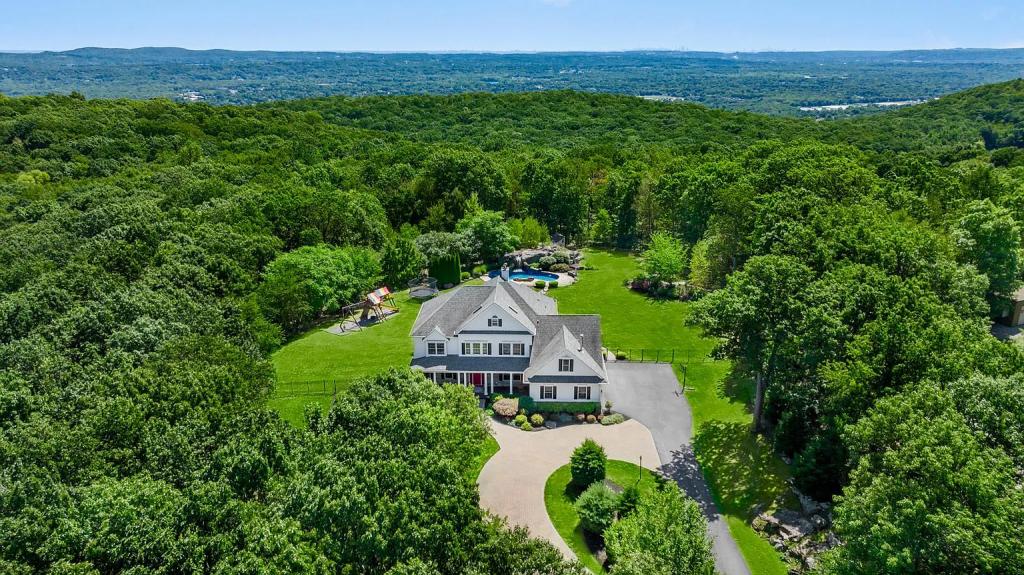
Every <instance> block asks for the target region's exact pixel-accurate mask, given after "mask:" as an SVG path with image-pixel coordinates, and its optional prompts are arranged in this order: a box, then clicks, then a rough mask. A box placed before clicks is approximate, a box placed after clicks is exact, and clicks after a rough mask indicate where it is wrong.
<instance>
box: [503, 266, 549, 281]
mask: <svg viewBox="0 0 1024 575" xmlns="http://www.w3.org/2000/svg"><path fill="white" fill-rule="evenodd" d="M487 275H489V276H491V277H492V278H496V277H498V276H500V275H501V270H491V271H490V272H489V273H488V274H487ZM508 279H510V280H513V281H536V280H544V281H548V282H551V281H556V280H558V274H553V273H550V272H542V271H540V270H534V269H529V268H527V269H525V270H516V271H514V272H511V273H509V274H508Z"/></svg>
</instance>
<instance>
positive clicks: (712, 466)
mask: <svg viewBox="0 0 1024 575" xmlns="http://www.w3.org/2000/svg"><path fill="white" fill-rule="evenodd" d="M586 263H587V264H588V265H589V266H592V267H594V268H595V269H593V270H584V271H581V272H580V281H579V282H578V283H577V284H576V285H573V286H569V287H566V288H558V289H556V290H554V291H551V292H549V293H550V294H551V295H553V296H555V297H556V298H557V299H558V311H559V312H561V313H597V314H600V315H601V331H602V335H603V337H604V343H605V346H606V347H608V348H610V349H613V350H614V349H621V350H639V349H640V348H647V349H660V350H663V353H664V350H670V349H675V350H676V356H675V359H676V366H675V367H676V372H677V375H678V376H679V379H680V381H681V382H685V385H686V395H687V399H688V400H689V402H690V407H691V408H692V410H693V424H694V449H695V451H696V453H697V458H698V460H699V461H700V463H701V466H702V467H703V470H704V475H705V477H706V478H707V480H708V483H709V484H710V486H711V490H712V493H713V495H714V497H715V502H716V503H717V504H718V508H719V510H720V511H721V512H722V514H723V515H725V517H726V520H727V522H728V524H729V529H730V531H732V534H733V537H735V538H736V542H737V544H738V545H739V547H740V550H741V551H742V552H743V555H744V557H745V558H746V559H747V564H748V565H749V566H750V570H751V571H752V572H753V573H754V574H755V575H774V574H780V575H781V574H785V573H786V571H787V569H786V566H785V564H784V563H783V561H782V559H781V558H780V557H779V555H778V553H776V551H775V550H774V549H773V548H772V547H771V545H769V543H768V542H767V541H765V540H764V539H762V538H761V537H759V536H758V535H757V534H756V533H755V532H754V530H753V529H751V528H750V525H749V522H750V519H751V517H750V511H751V509H752V507H753V506H754V505H757V504H764V505H768V506H771V505H773V504H774V503H776V500H777V499H779V498H780V497H781V496H784V495H785V494H787V493H788V490H787V487H786V479H787V478H788V477H789V470H788V468H787V467H786V465H785V464H784V463H783V462H782V461H781V460H780V459H779V458H778V457H776V456H775V455H774V454H773V453H772V451H771V449H770V448H769V446H767V445H765V444H764V442H763V441H761V440H757V439H755V438H754V437H753V436H752V435H751V434H750V424H751V414H750V411H749V409H748V407H747V406H748V404H749V402H750V398H751V396H752V386H751V383H750V382H749V381H747V380H736V379H733V378H732V377H731V370H730V368H731V366H730V364H729V362H726V361H711V360H710V359H709V358H708V354H709V352H710V351H711V349H712V348H713V347H714V342H713V341H712V340H709V339H707V338H704V337H702V336H701V334H700V331H699V330H697V329H696V328H692V327H688V326H686V325H685V319H686V314H687V313H688V309H689V304H687V303H685V302H680V301H659V300H652V299H650V298H647V297H645V296H644V295H642V294H639V293H636V292H633V291H631V290H629V289H628V288H626V287H625V286H624V285H623V282H624V281H625V280H626V279H628V278H630V277H633V276H634V275H635V274H636V271H637V261H636V259H635V258H633V257H632V256H630V255H628V254H626V253H621V252H605V251H588V252H587V253H586Z"/></svg>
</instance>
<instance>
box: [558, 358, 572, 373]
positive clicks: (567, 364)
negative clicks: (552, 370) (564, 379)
mask: <svg viewBox="0 0 1024 575" xmlns="http://www.w3.org/2000/svg"><path fill="white" fill-rule="evenodd" d="M558 371H572V360H571V359H560V360H558Z"/></svg>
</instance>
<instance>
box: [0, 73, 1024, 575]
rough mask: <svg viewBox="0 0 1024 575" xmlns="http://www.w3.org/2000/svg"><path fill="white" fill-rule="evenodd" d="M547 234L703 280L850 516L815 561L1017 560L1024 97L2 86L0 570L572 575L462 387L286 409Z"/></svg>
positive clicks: (811, 477)
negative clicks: (721, 104) (401, 314)
mask: <svg viewBox="0 0 1024 575" xmlns="http://www.w3.org/2000/svg"><path fill="white" fill-rule="evenodd" d="M550 232H558V233H561V234H563V235H564V236H566V237H567V238H568V240H569V241H570V242H572V243H574V244H576V245H595V246H605V247H611V248H617V249H622V250H628V251H636V252H639V251H641V250H644V249H646V248H649V247H652V246H654V247H658V246H664V245H666V243H668V244H670V245H671V246H673V247H672V248H671V251H672V253H674V254H677V256H678V257H680V258H682V259H683V260H685V264H684V274H683V275H684V276H685V278H686V281H687V282H688V285H689V286H691V288H692V291H693V294H692V295H693V296H694V299H695V301H694V303H693V307H692V309H693V312H692V314H691V316H690V317H689V318H688V321H689V322H691V323H692V324H694V325H697V326H699V327H701V328H702V329H703V330H704V331H705V332H706V333H707V334H709V335H711V336H714V337H716V338H718V341H719V342H720V343H719V345H718V347H717V350H716V352H715V353H716V354H718V355H720V356H722V357H728V358H730V359H732V360H733V366H734V368H733V369H734V371H735V375H736V377H742V378H750V379H751V380H753V381H755V382H756V385H757V397H756V399H755V401H754V404H753V405H752V406H751V408H752V409H753V411H754V415H755V428H756V429H754V430H753V431H755V432H757V433H760V434H762V435H763V436H764V437H765V438H767V439H768V441H769V442H770V445H771V446H772V448H773V449H774V450H775V451H776V452H778V453H779V454H782V455H784V456H786V457H787V458H792V461H793V469H794V474H795V480H796V482H797V484H798V485H799V486H800V488H801V489H802V490H803V491H805V492H806V493H810V494H813V495H814V496H815V497H816V498H819V499H821V500H825V501H831V502H833V503H834V506H835V507H834V522H835V523H834V534H835V536H836V537H838V539H839V540H840V541H841V542H842V544H841V545H839V546H838V547H836V548H835V549H833V550H832V551H830V552H828V553H827V555H826V556H824V557H822V560H821V562H820V565H819V566H818V571H819V572H820V573H822V574H826V573H827V574H834V575H840V574H843V575H845V574H873V573H950V574H959V573H1020V572H1024V556H1022V555H1021V553H1020V548H1019V546H1020V541H1022V540H1024V489H1022V478H1024V448H1022V446H1024V387H1022V383H1024V351H1022V349H1021V348H1020V347H1018V346H1017V345H1016V344H1013V343H1007V342H1003V341H1000V340H997V339H996V338H994V337H993V336H992V335H991V334H990V325H991V322H992V319H993V318H1000V317H1003V316H1004V315H1006V314H1007V313H1009V311H1010V306H1011V301H1010V295H1011V294H1012V293H1013V292H1014V291H1015V290H1017V289H1018V288H1019V287H1020V285H1021V278H1022V275H1024V262H1022V260H1021V249H1022V241H1024V239H1022V238H1024V236H1022V234H1024V80H1015V81H1010V82H1005V83H1001V84H992V85H986V86H981V87H978V88H974V89H970V90H967V91H964V92H960V93H956V94H953V95H950V96H946V97H943V98H940V99H938V100H935V101H932V102H928V103H926V104H922V105H919V106H914V107H910V108H906V109H901V110H897V111H890V112H886V113H883V114H877V115H872V116H867V117H862V118H851V119H845V120H838V121H830V122H816V121H813V120H810V119H799V118H783V117H772V116H762V115H758V114H753V113H750V112H732V111H723V110H713V109H709V108H704V107H702V106H699V105H696V104H675V103H662V102H649V101H643V100H640V99H637V98H633V97H629V96H621V95H599V94H589V93H584V92H573V91H554V92H538V93H528V94H462V95H448V96H387V97H384V96H375V97H367V98H350V97H340V96H339V97H329V98H319V99H306V100H295V101H287V102H269V103H263V104H259V105H253V106H229V105H225V106H213V105H209V104H205V103H194V104H183V103H176V102H173V101H171V100H168V99H151V100H127V99H116V100H103V99H88V98H86V97H85V96H83V95H82V94H80V93H77V92H76V93H72V94H69V95H48V96H21V97H5V96H0V533H3V534H4V535H3V537H0V572H4V573H13V574H28V573H55V574H89V575H92V574H100V573H132V574H148V573H154V574H156V573H212V572H215V573H265V572H273V573H336V572H345V573H366V574H378V573H380V574H383V573H389V574H393V575H398V574H435V573H438V574H446V575H447V574H463V573H464V574H477V573H481V574H482V573H495V574H501V573H508V574H520V573H535V572H541V573H552V574H557V573H566V574H568V573H582V572H583V571H582V568H581V567H580V566H579V565H576V564H570V563H566V562H564V560H563V559H562V557H561V555H560V553H559V552H558V551H557V550H556V549H555V548H554V547H552V546H551V545H550V544H548V543H545V542H542V541H538V540H534V539H531V538H529V537H528V535H527V533H526V532H525V531H524V530H522V529H512V528H509V527H507V526H505V525H504V524H502V523H501V522H499V521H497V520H495V519H493V518H490V517H488V516H486V515H485V514H484V513H483V512H482V511H481V510H480V509H479V507H478V505H477V501H478V499H477V498H478V494H477V492H476V486H475V483H474V478H473V477H472V476H471V468H472V460H473V458H474V456H475V454H476V453H477V451H478V449H479V444H480V443H481V442H482V441H483V440H484V438H485V436H486V431H485V428H484V421H483V416H482V414H481V412H480V410H479V409H477V404H476V401H475V399H474V398H473V397H472V394H471V393H470V392H469V391H468V390H466V389H464V388H456V387H438V386H436V385H433V384H429V383H427V382H426V381H425V380H424V379H422V378H421V377H419V376H416V375H414V374H412V373H411V372H408V371H406V370H402V369H396V370H393V371H390V372H387V373H383V374H380V375H378V376H377V377H375V378H370V379H367V380H365V381H362V382H360V383H359V384H358V385H355V386H353V387H351V388H350V389H349V390H347V391H345V392H343V393H341V394H339V396H338V397H337V399H336V400H335V401H334V402H333V404H332V405H331V407H330V409H329V410H327V411H325V412H321V411H317V410H315V409H314V410H310V411H308V412H307V414H306V422H305V425H304V426H303V427H302V428H296V427H294V426H291V425H290V424H288V423H286V422H284V421H283V420H281V419H280V417H279V416H278V415H277V414H276V413H275V412H273V411H272V410H270V409H268V408H267V405H266V400H267V398H268V396H269V394H270V392H271V390H272V389H273V386H274V372H273V370H272V368H271V367H270V363H269V361H268V356H269V354H270V353H271V352H273V351H274V350H275V349H277V348H278V347H279V346H281V345H282V343H284V342H286V341H288V339H289V338H291V337H293V336H294V335H295V334H298V333H301V332H302V331H303V330H305V329H306V328H308V327H309V326H311V325H313V324H314V323H315V322H316V321H317V319H318V318H319V317H320V316H322V315H324V314H329V313H331V312H332V311H336V310H337V309H338V308H339V307H340V306H342V305H344V304H346V303H350V302H352V301H353V300H354V299H355V298H356V297H357V296H359V295H360V294H362V293H364V292H365V291H366V290H368V289H372V288H374V287H376V286H378V285H382V284H387V285H392V286H401V285H403V284H404V282H405V281H407V280H409V279H410V278H412V277H415V276H416V275H417V274H418V273H419V271H420V269H421V268H422V267H423V265H424V264H425V263H427V262H431V261H437V260H438V259H439V258H441V257H442V256H450V255H452V254H456V253H457V254H459V255H460V257H461V261H462V262H463V264H464V265H466V266H469V265H472V264H473V263H475V262H486V261H488V260H493V258H494V257H495V255H497V254H501V253H503V252H504V251H505V250H507V249H510V248H512V247H515V246H517V245H520V246H521V245H533V244H536V243H538V242H540V241H542V240H543V238H544V237H545V236H546V235H547V234H548V233H550ZM613 573H615V571H613ZM622 573H626V571H625V570H623V571H622Z"/></svg>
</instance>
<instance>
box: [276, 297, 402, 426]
mask: <svg viewBox="0 0 1024 575" xmlns="http://www.w3.org/2000/svg"><path fill="white" fill-rule="evenodd" d="M395 301H396V302H397V304H398V308H399V310H400V311H399V313H398V314H397V315H394V316H391V317H390V318H388V320H387V321H385V322H384V323H382V324H379V325H375V326H373V327H369V328H366V329H363V330H362V331H358V332H354V333H350V334H347V335H335V334H333V333H328V332H326V331H323V329H321V328H319V327H318V328H317V329H314V330H311V331H309V332H307V333H306V334H304V335H302V336H300V337H298V338H296V339H294V340H292V341H291V342H289V343H288V344H287V345H285V346H284V347H282V348H281V349H280V350H278V351H277V352H276V353H275V354H274V355H273V357H272V358H271V359H272V361H273V363H274V368H275V369H276V370H277V388H276V389H275V390H274V395H273V397H272V398H271V399H270V401H269V402H268V404H269V405H270V407H272V408H274V409H277V410H278V412H279V413H280V414H281V417H283V418H284V419H286V420H288V421H290V422H292V423H294V424H296V425H301V424H302V422H303V410H304V409H305V406H306V405H307V404H310V403H312V404H314V405H318V406H321V407H326V406H329V405H330V403H331V397H332V396H333V395H334V392H335V389H337V390H338V391H341V390H342V389H344V388H345V387H347V386H348V385H350V384H351V383H352V382H353V381H355V380H357V379H359V378H361V377H366V376H369V375H373V374H376V373H379V372H381V371H383V370H385V369H387V368H389V367H392V366H406V365H408V364H409V358H410V357H412V340H411V339H410V338H409V331H410V330H411V329H412V324H413V323H414V322H415V321H416V313H417V312H418V311H419V308H420V302H418V301H417V300H415V299H412V298H410V297H409V294H408V292H405V291H403V292H399V293H397V294H395ZM328 325H329V324H328ZM321 327H327V325H324V326H321Z"/></svg>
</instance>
